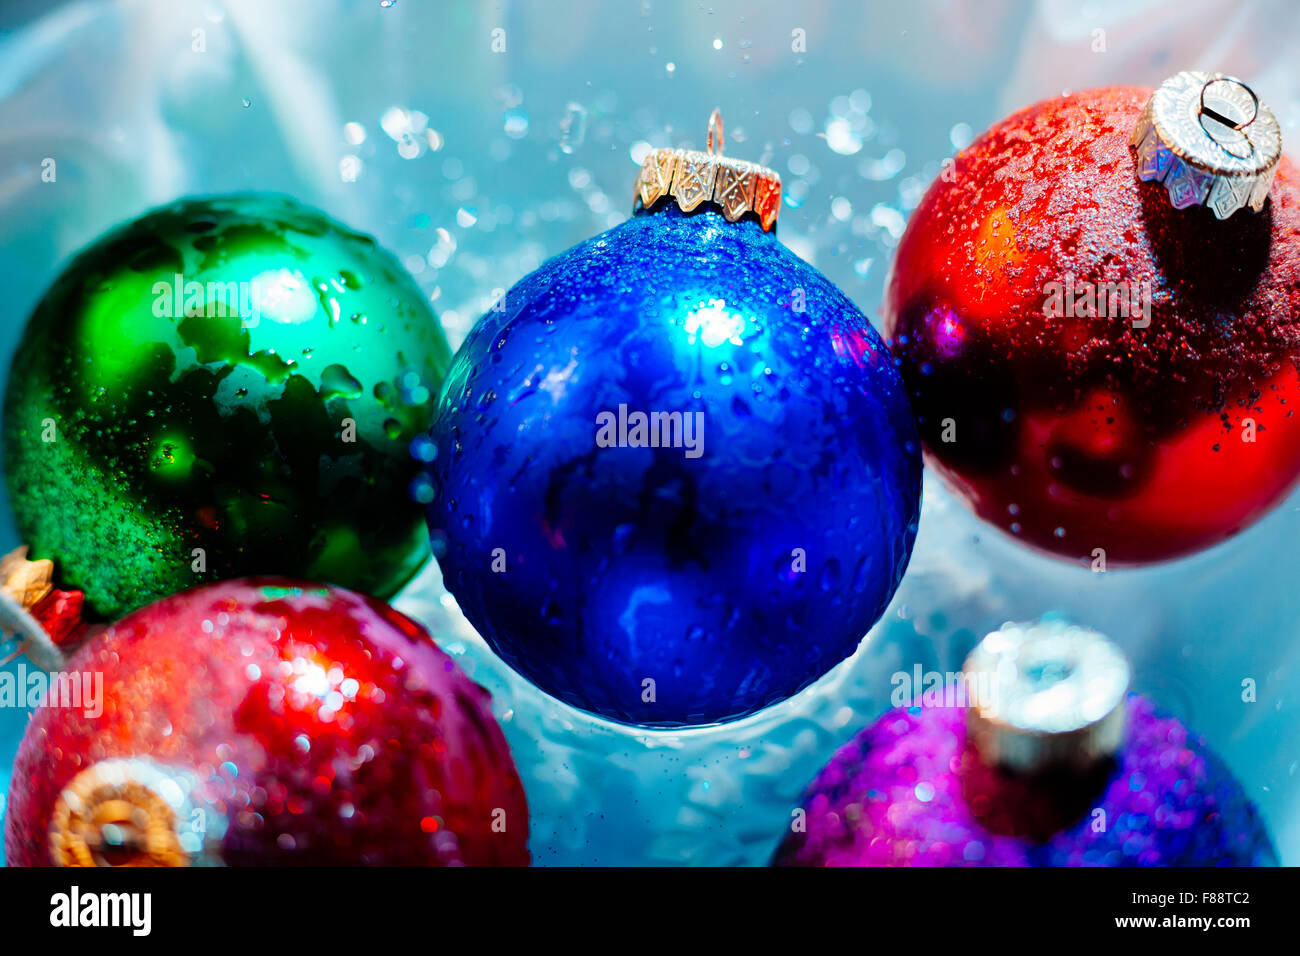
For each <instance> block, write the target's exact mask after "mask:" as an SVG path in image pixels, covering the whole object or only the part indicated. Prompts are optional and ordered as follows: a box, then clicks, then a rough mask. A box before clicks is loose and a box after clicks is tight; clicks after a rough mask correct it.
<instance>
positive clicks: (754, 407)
mask: <svg viewBox="0 0 1300 956" xmlns="http://www.w3.org/2000/svg"><path fill="white" fill-rule="evenodd" d="M715 122H717V121H716V114H715ZM720 127H721V124H720V122H717V133H718V138H719V145H718V150H717V152H716V153H715V152H714V151H713V137H714V126H713V123H712V122H711V126H710V151H709V152H708V153H703V152H688V151H682V150H659V151H656V152H655V153H652V154H651V155H650V156H649V157H648V158H647V160H646V162H645V165H644V167H643V169H642V172H641V175H640V177H639V179H638V183H637V189H638V203H637V211H636V214H635V215H634V216H633V218H631V219H629V220H628V221H627V222H625V223H623V224H622V225H619V226H616V227H615V228H613V229H611V230H609V231H608V232H605V233H603V234H602V235H600V236H597V237H595V238H594V239H591V240H588V241H587V242H584V243H582V244H580V245H578V246H575V247H574V248H572V249H570V250H569V251H568V252H565V253H563V254H562V255H560V256H558V257H556V258H554V259H552V260H550V261H549V262H547V263H546V264H544V265H543V266H542V267H541V268H540V269H538V270H537V271H536V272H534V273H533V274H531V275H529V276H528V277H526V278H525V279H523V280H522V281H521V282H520V283H519V284H518V285H517V286H515V287H514V288H513V289H511V290H510V291H509V292H508V293H507V294H506V296H505V297H504V299H503V300H502V301H501V302H499V303H498V304H497V306H496V307H494V308H493V310H491V311H489V312H488V313H487V315H485V316H484V317H483V318H482V319H481V320H480V322H479V323H478V325H477V326H476V327H475V328H474V330H473V331H472V332H471V333H470V335H469V337H468V338H467V339H466V341H465V343H464V344H463V346H462V347H461V349H460V351H459V352H458V353H457V355H456V356H455V358H454V360H453V362H452V367H451V370H450V372H449V373H448V375H447V378H446V382H445V385H444V389H443V393H442V396H441V402H440V408H439V411H438V414H437V417H436V420H435V423H434V426H433V430H432V435H431V440H432V444H431V446H429V447H428V448H426V449H424V451H425V454H424V457H427V458H431V459H432V460H431V461H430V463H429V466H428V479H427V480H428V483H427V484H426V485H424V486H423V487H421V488H417V494H420V495H422V496H423V497H424V498H425V500H428V501H429V505H428V518H429V526H430V529H431V534H432V538H433V546H434V553H435V554H436V555H437V556H438V560H439V563H440V564H441V567H442V570H443V574H444V578H445V581H446V585H447V587H448V589H449V590H450V591H451V592H452V594H454V595H455V597H456V599H457V601H458V602H459V603H460V606H461V608H462V610H463V611H464V613H465V615H466V616H467V617H468V619H469V620H470V621H471V622H472V623H473V624H474V626H475V627H476V628H478V630H479V631H480V633H482V634H483V636H484V637H485V638H486V639H487V641H488V642H489V643H490V644H491V645H492V646H493V648H494V649H495V650H496V651H497V653H499V654H500V655H501V657H502V658H503V659H504V660H505V661H506V662H507V663H509V664H510V665H511V666H512V667H514V668H515V669H516V670H518V671H519V672H520V673H522V674H523V675H525V676H526V677H528V678H529V679H530V680H532V681H533V682H534V683H536V684H537V685H538V686H539V687H541V688H542V689H543V690H545V691H547V692H548V693H551V694H553V695H555V696H556V697H558V698H560V699H562V700H564V701H566V702H568V703H570V704H572V705H573V706H575V707H579V708H581V709H583V710H587V711H592V712H594V713H597V714H601V715H604V716H606V717H609V718H612V719H614V720H619V721H624V722H629V723H636V724H643V725H654V726H674V725H687V724H707V723H713V722H718V721H726V720H732V719H735V718H739V717H743V716H745V715H747V714H751V713H754V712H755V711H757V710H760V709H761V708H763V707H766V706H768V705H769V704H772V703H774V702H776V701H780V700H782V699H784V698H786V697H789V696H790V695H791V694H794V693H795V692H796V691H798V690H800V689H801V688H803V687H804V686H806V685H807V684H809V683H810V682H812V681H813V680H815V679H816V678H818V677H820V676H821V675H823V674H825V673H826V672H827V671H828V670H829V669H830V668H831V667H833V666H834V665H835V664H837V663H839V662H840V661H841V660H843V659H844V658H846V657H847V656H849V655H850V654H851V653H852V652H853V650H854V648H855V647H856V646H857V644H858V642H859V641H860V640H861V638H862V636H863V635H864V634H865V633H866V631H867V629H868V628H869V627H870V626H871V625H872V624H873V623H874V622H875V621H876V619H877V618H878V617H879V616H880V614H881V613H882V611H883V610H884V609H885V606H886V605H887V604H888V603H889V600H890V598H891V597H892V595H893V594H894V590H895V588H896V587H897V585H898V582H899V579H900V578H901V577H902V575H903V571H904V569H905V568H906V566H907V562H908V558H909V556H910V554H911V550H912V543H913V540H914V538H915V534H916V526H917V518H918V510H919V497H920V475H921V461H920V455H919V444H918V437H917V430H916V426H915V423H914V421H913V418H912V414H911V411H910V409H909V406H908V402H907V399H906V397H905V394H904V392H903V387H902V383H901V379H900V377H899V375H898V372H897V371H896V370H895V368H894V365H893V363H892V361H891V359H890V357H889V354H888V353H887V351H886V350H885V346H884V344H883V342H882V341H881V339H880V336H879V335H878V334H877V333H876V331H875V330H874V329H873V328H872V327H871V325H870V324H869V323H868V321H867V319H866V318H865V317H864V316H863V315H862V313H861V312H859V311H858V310H857V309H856V308H855V307H854V305H853V303H852V302H850V301H849V300H848V299H847V298H846V297H845V296H844V294H843V293H841V292H840V291H839V290H838V289H836V288H835V287H834V286H833V285H832V284H831V283H830V282H829V281H828V280H827V279H826V278H825V277H823V276H822V275H821V274H820V273H818V272H817V271H816V270H815V269H813V268H812V267H810V266H809V265H807V264H806V263H805V262H803V261H802V260H800V259H799V258H798V257H797V256H795V255H794V254H792V253H791V252H790V251H789V250H788V249H786V248H785V247H784V246H783V245H781V244H780V243H779V242H778V241H777V240H776V237H775V235H774V234H773V233H772V232H771V227H772V226H773V225H774V222H775V218H776V211H777V208H778V206H779V201H780V180H779V178H778V177H777V176H776V174H775V173H773V172H771V171H770V170H766V169H763V168H761V167H757V166H753V165H752V164H748V163H741V162H737V161H734V160H731V159H728V158H723V157H722V155H721V144H720V132H721V128H720Z"/></svg>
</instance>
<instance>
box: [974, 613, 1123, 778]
mask: <svg viewBox="0 0 1300 956" xmlns="http://www.w3.org/2000/svg"><path fill="white" fill-rule="evenodd" d="M965 670H966V677H967V679H968V680H971V679H973V680H974V681H975V686H976V687H978V688H980V691H981V692H980V694H979V695H978V699H977V701H976V702H975V703H974V704H973V705H972V706H970V707H969V708H967V711H966V732H967V736H968V737H969V739H970V740H971V742H972V743H973V744H974V745H975V750H976V752H977V753H978V754H979V755H980V758H981V760H982V761H983V762H984V763H986V764H989V765H993V766H999V767H1002V768H1005V769H1008V770H1012V771H1015V772H1018V773H1039V772H1043V771H1054V770H1066V771H1075V772H1080V773H1082V772H1086V771H1087V770H1089V769H1091V768H1093V767H1095V766H1096V765H1097V764H1099V763H1100V762H1101V761H1103V760H1106V759H1107V758H1109V757H1111V756H1113V755H1114V754H1115V752H1116V751H1118V750H1119V748H1120V746H1121V745H1122V744H1123V742H1124V734H1125V731H1126V730H1127V715H1128V709H1127V706H1126V704H1125V699H1126V697H1127V694H1128V686H1129V680H1130V677H1131V672H1130V670H1129V665H1128V661H1126V660H1125V658H1124V655H1123V654H1122V653H1121V652H1120V650H1119V648H1117V647H1116V646H1115V645H1114V644H1112V643H1111V642H1110V641H1109V640H1107V639H1106V638H1105V637H1103V636H1102V635H1101V634H1098V633H1097V632H1096V631H1092V630H1088V629H1087V628H1083V627H1076V626H1072V625H1068V624H1065V623H1064V622H1060V621H1043V622H1039V623H1034V624H1005V625H1003V627H1002V629H1001V630H998V631H994V632H993V633H992V634H989V635H988V636H987V637H985V638H984V640H982V641H981V642H980V643H979V644H978V645H977V646H976V647H975V649H974V650H973V651H971V653H970V656H969V657H967V658H966V664H965Z"/></svg>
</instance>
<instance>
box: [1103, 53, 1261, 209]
mask: <svg viewBox="0 0 1300 956" xmlns="http://www.w3.org/2000/svg"><path fill="white" fill-rule="evenodd" d="M1129 145H1130V146H1131V147H1132V148H1133V149H1134V150H1135V152H1136V171H1137V177H1138V179H1140V180H1143V181H1144V182H1161V183H1164V186H1165V189H1166V190H1168V192H1169V199H1170V201H1171V202H1172V203H1173V204H1174V207H1175V208H1176V209H1187V208H1189V207H1191V206H1208V207H1209V208H1210V209H1211V211H1213V213H1214V215H1215V216H1217V217H1218V218H1219V219H1227V218H1228V217H1229V216H1231V215H1232V214H1233V213H1234V212H1236V211H1237V210H1239V209H1242V208H1244V207H1246V206H1249V207H1250V208H1251V209H1253V210H1255V211H1256V212H1258V211H1259V210H1261V209H1263V208H1264V201H1265V200H1266V199H1268V191H1269V188H1270V187H1271V186H1272V184H1273V175H1274V173H1276V172H1277V164H1278V160H1280V159H1281V158H1282V128H1281V127H1280V126H1279V125H1278V122H1277V117H1275V116H1274V115H1273V111H1272V110H1270V109H1269V108H1268V107H1267V106H1265V105H1264V104H1263V103H1261V102H1260V101H1259V97H1258V96H1256V95H1255V91H1254V90H1252V89H1251V88H1250V87H1249V86H1247V85H1246V83H1245V82H1243V81H1242V80H1239V79H1237V78H1236V77H1234V76H1228V75H1226V74H1224V73H1205V72H1202V71H1199V70H1184V71H1183V72H1182V73H1179V74H1177V75H1175V76H1171V77H1170V78H1169V79H1167V80H1165V81H1164V82H1163V83H1161V84H1160V86H1159V88H1158V89H1157V90H1156V91H1155V92H1154V93H1153V94H1151V98H1150V99H1149V100H1147V104H1146V106H1145V107H1144V108H1143V110H1142V116H1141V118H1140V119H1139V120H1138V122H1137V125H1136V126H1135V127H1134V128H1133V135H1132V137H1131V138H1130V139H1129Z"/></svg>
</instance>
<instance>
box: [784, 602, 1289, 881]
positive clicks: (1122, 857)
mask: <svg viewBox="0 0 1300 956" xmlns="http://www.w3.org/2000/svg"><path fill="white" fill-rule="evenodd" d="M961 676H962V681H961V683H959V684H958V683H953V684H949V685H948V686H947V687H939V688H931V689H929V690H927V691H926V696H925V697H924V699H923V700H922V701H920V703H919V705H918V706H913V707H909V708H899V709H895V710H891V711H890V712H889V713H887V714H885V715H884V716H883V717H881V718H880V719H879V720H878V721H876V722H875V723H874V724H872V725H871V726H870V727H868V728H866V729H865V730H863V731H862V732H861V733H859V734H858V735H857V736H856V737H854V738H853V740H852V741H850V742H849V743H848V744H847V745H845V746H844V747H842V748H841V749H840V750H839V751H838V752H837V753H836V754H835V756H834V757H833V758H832V759H831V761H830V763H829V764H827V765H826V767H825V768H824V769H823V770H822V771H821V773H820V774H818V776H817V778H816V779H815V780H814V781H813V783H812V786H811V787H809V789H808V791H807V792H806V793H805V795H804V799H803V801H802V806H801V808H800V810H799V811H796V813H795V815H794V823H793V825H792V832H791V833H790V834H789V835H788V836H787V837H786V838H785V840H784V841H783V842H782V844H781V846H780V847H779V848H778V850H777V853H776V857H775V859H774V861H773V862H774V864H775V865H777V866H896V865H910V866H963V865H983V866H1276V865H1277V862H1278V861H1277V854H1276V851H1275V850H1274V849H1273V845H1272V842H1271V840H1270V839H1269V836H1268V833H1267V831H1266V830H1265V828H1264V823H1263V820H1262V819H1261V818H1260V815H1259V813H1258V811H1257V810H1256V809H1255V807H1254V805H1253V804H1252V803H1251V802H1250V800H1249V799H1247V797H1246V795H1245V793H1244V792H1243V791H1242V788H1241V785H1240V784H1239V783H1237V781H1236V780H1234V779H1233V777H1232V776H1231V774H1230V773H1229V772H1228V770H1227V768H1226V767H1225V766H1224V765H1223V763H1222V762H1221V761H1220V760H1219V758H1218V757H1217V756H1215V754H1214V753H1212V752H1211V751H1210V749H1209V747H1208V746H1207V744H1206V741H1205V738H1204V737H1203V736H1201V735H1199V734H1195V733H1192V732H1191V731H1189V730H1188V729H1187V728H1186V727H1184V726H1183V724H1182V723H1180V722H1179V721H1178V720H1176V719H1174V718H1173V717H1170V716H1168V715H1166V714H1163V713H1162V712H1160V711H1159V710H1158V709H1157V708H1156V706H1155V705H1154V704H1153V703H1152V702H1151V701H1150V700H1148V699H1146V698H1144V697H1141V696H1138V695H1129V694H1128V693H1127V688H1128V682H1129V669H1128V665H1127V663H1126V662H1125V661H1124V659H1123V657H1122V656H1121V655H1120V653H1119V651H1118V650H1117V649H1116V648H1115V647H1114V645H1112V644H1111V643H1110V642H1109V641H1107V640H1105V638H1103V637H1102V636H1101V635H1099V634H1097V633H1096V632H1093V631H1087V630H1084V629H1082V628H1077V627H1068V626H1066V625H1064V624H1060V623H1055V622H1053V623H1042V624H1035V625H1007V626H1005V627H1004V628H1003V629H1002V630H1000V631H996V632H994V633H992V634H990V635H989V636H988V637H986V638H985V639H984V641H983V642H981V644H980V645H979V646H978V647H977V648H976V649H975V650H974V651H973V652H972V654H971V656H970V657H969V658H968V659H967V661H966V665H965V668H964V670H963V672H962V675H961Z"/></svg>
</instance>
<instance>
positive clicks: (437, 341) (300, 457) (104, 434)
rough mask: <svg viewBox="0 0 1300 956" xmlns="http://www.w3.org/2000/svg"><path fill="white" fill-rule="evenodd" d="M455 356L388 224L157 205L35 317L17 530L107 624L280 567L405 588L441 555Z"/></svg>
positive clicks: (239, 207) (23, 413) (250, 204)
mask: <svg viewBox="0 0 1300 956" xmlns="http://www.w3.org/2000/svg"><path fill="white" fill-rule="evenodd" d="M450 357H451V353H450V350H449V348H448V346H447V342H446V339H445V337H444V336H443V332H442V329H441V327H440V325H439V323H438V320H437V318H436V316H435V315H434V314H433V312H432V310H431V309H430V308H429V305H428V302H427V301H426V299H425V297H424V296H423V295H422V294H421V292H420V290H419V289H418V288H417V287H416V285H415V283H414V282H413V281H412V279H411V278H410V276H409V275H407V274H406V272H405V271H403V269H402V268H401V266H400V265H399V264H398V262H397V261H396V260H395V259H394V258H393V257H392V256H391V255H390V254H388V253H387V252H385V251H384V250H382V249H380V248H379V247H378V246H377V245H376V243H375V242H374V240H373V239H371V238H370V237H368V236H363V235H360V234H358V233H355V232H353V231H351V230H350V229H348V228H346V227H345V226H342V225H340V224H339V223H337V222H334V221H332V220H331V219H329V218H327V217H326V216H324V215H322V214H321V213H319V212H316V211H314V210H312V209H308V208H305V207H303V206H301V205H299V204H298V203H296V202H294V201H292V200H289V199H286V198H283V197H276V196H266V195H257V194H245V195H232V196H220V197H209V198H201V199H183V200H180V201H178V202H176V203H173V204H172V205H170V206H166V207H163V208H160V209H156V210H154V211H152V212H149V213H147V214H145V215H144V216H142V217H141V218H139V219H136V220H135V221H133V222H130V223H127V224H125V225H123V226H120V227H118V228H117V229H114V230H113V231H111V232H110V233H108V234H107V235H105V236H103V237H102V238H101V239H99V240H98V241H97V242H95V243H94V244H93V245H91V246H90V247H89V248H88V249H86V250H84V251H83V252H82V253H81V254H80V255H78V256H77V257H76V259H74V260H73V261H72V263H71V264H70V265H69V266H68V267H67V268H66V269H65V270H64V271H63V273H62V275H60V276H59V278H58V279H57V280H56V281H55V283H54V285H53V286H52V287H51V289H50V291H49V292H48V293H47V294H46V296H45V298H44V299H43V300H42V301H41V303H40V304H39V305H38V306H37V307H36V311H35V313H34V314H33V315H32V318H31V321H30V322H29V324H28V326H27V330H26V333H25V334H24V336H23V340H22V343H21V344H20V346H19V348H18V352H17V354H16V356H15V358H14V362H13V369H12V371H11V373H10V377H9V385H8V391H7V393H6V395H5V409H4V465H5V474H6V478H7V480H8V485H9V494H10V497H11V500H12V502H13V507H14V511H15V514H16V518H17V525H18V530H19V531H20V532H21V534H22V535H23V537H24V540H25V541H26V542H27V544H28V545H29V546H30V548H31V555H32V557H33V558H35V559H41V558H50V559H53V561H54V563H55V566H56V569H57V571H56V573H57V578H58V583H59V586H60V587H63V588H70V589H72V588H74V589H79V590H82V591H84V592H85V595H86V604H87V608H88V610H89V611H90V612H92V614H93V615H95V616H99V617H103V618H116V617H118V616H120V615H123V614H125V613H127V612H129V611H132V610H134V609H136V608H138V607H141V606H143V605H145V604H148V603H150V602H151V601H154V600H155V599H157V598H161V597H163V596H165V595H167V594H171V593H173V592H175V591H178V590H181V589H183V588H187V587H192V586H194V585H196V584H200V583H202V582H205V581H211V580H216V579H221V578H230V577H237V576H241V575H247V574H254V573H260V572H274V573H278V574H284V575H289V576H293V577H301V578H307V579H311V580H319V581H328V582H332V583H335V584H339V585H343V586H344V587H348V588H352V589H355V590H359V591H363V592H367V593H370V594H373V595H376V596H378V597H381V598H386V597H389V596H390V595H392V594H393V593H394V592H395V591H397V590H398V588H400V587H401V586H402V585H403V584H404V583H405V582H406V581H407V580H409V578H410V577H411V576H412V575H413V574H414V573H415V572H416V571H417V570H418V569H419V567H420V565H421V564H422V563H423V562H424V561H425V559H426V558H427V556H428V543H427V537H426V533H425V528H424V517H423V513H422V509H421V505H420V504H419V503H417V502H416V501H414V500H412V498H411V496H410V493H409V485H410V482H411V480H412V478H413V477H414V476H415V474H416V471H417V466H418V464H419V463H418V462H417V461H415V460H414V459H413V457H412V454H411V443H412V441H413V440H415V439H416V438H417V437H420V436H422V435H424V433H425V432H426V431H427V430H428V428H429V425H430V423H431V420H432V415H433V409H434V399H435V397H436V395H437V391H438V387H439V385H440V384H441V381H442V376H443V373H444V372H445V371H446V369H447V365H448V362H449V361H450Z"/></svg>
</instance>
